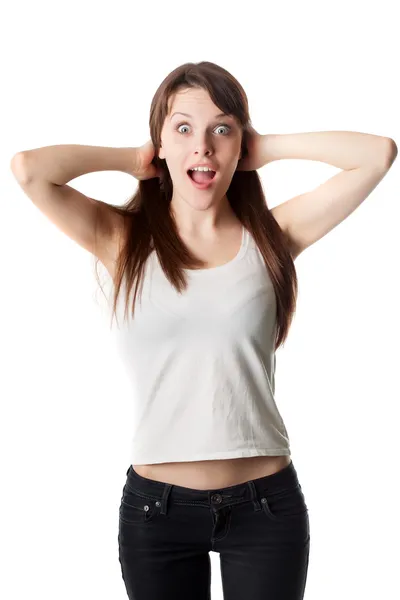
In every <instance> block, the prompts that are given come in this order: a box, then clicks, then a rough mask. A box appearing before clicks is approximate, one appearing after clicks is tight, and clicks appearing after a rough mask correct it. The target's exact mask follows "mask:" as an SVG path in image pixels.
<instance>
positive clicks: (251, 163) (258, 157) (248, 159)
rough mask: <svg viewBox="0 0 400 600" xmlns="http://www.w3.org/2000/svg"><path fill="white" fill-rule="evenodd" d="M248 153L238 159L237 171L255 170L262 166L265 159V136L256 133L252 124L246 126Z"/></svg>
mask: <svg viewBox="0 0 400 600" xmlns="http://www.w3.org/2000/svg"><path fill="white" fill-rule="evenodd" d="M247 132H248V136H247V140H248V141H247V148H248V155H247V156H245V157H244V158H241V159H239V162H238V164H237V167H236V170H237V171H256V170H257V169H260V168H261V167H263V166H264V165H265V163H266V161H265V136H263V135H261V134H259V133H257V131H256V130H255V129H254V127H253V126H252V125H249V126H248V128H247Z"/></svg>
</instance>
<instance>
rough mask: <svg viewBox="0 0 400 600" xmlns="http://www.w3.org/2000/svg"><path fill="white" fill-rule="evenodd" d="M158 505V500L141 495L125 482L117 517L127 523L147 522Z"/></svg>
mask: <svg viewBox="0 0 400 600" xmlns="http://www.w3.org/2000/svg"><path fill="white" fill-rule="evenodd" d="M160 506H161V502H160V501H159V500H154V499H153V498H146V497H144V496H141V495H140V494H139V493H138V492H136V491H134V490H133V489H132V488H131V487H129V486H128V484H125V486H124V489H123V492H122V498H121V504H120V507H119V519H120V521H122V522H123V523H126V524H127V525H134V524H136V523H138V524H139V523H148V522H149V521H151V520H152V519H153V518H154V516H155V515H156V514H157V513H158V512H159V509H160Z"/></svg>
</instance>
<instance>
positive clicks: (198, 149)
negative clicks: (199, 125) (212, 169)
mask: <svg viewBox="0 0 400 600" xmlns="http://www.w3.org/2000/svg"><path fill="white" fill-rule="evenodd" d="M194 151H195V153H196V154H200V155H205V156H209V155H210V154H212V153H213V151H214V149H213V146H212V143H211V138H210V136H209V135H207V134H206V133H203V134H201V133H200V134H199V135H198V136H197V137H196V138H195V142H194Z"/></svg>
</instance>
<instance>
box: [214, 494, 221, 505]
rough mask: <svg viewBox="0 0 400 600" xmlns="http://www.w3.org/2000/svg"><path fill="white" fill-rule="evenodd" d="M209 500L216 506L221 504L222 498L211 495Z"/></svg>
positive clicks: (219, 495) (218, 495) (217, 495)
mask: <svg viewBox="0 0 400 600" xmlns="http://www.w3.org/2000/svg"><path fill="white" fill-rule="evenodd" d="M211 500H212V501H213V502H216V503H217V504H220V503H221V502H222V496H221V494H213V495H212V496H211Z"/></svg>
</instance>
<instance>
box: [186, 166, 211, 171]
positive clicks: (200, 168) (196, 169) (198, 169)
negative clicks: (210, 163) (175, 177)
mask: <svg viewBox="0 0 400 600" xmlns="http://www.w3.org/2000/svg"><path fill="white" fill-rule="evenodd" d="M189 171H212V169H209V168H208V167H194V168H193V169H189Z"/></svg>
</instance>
